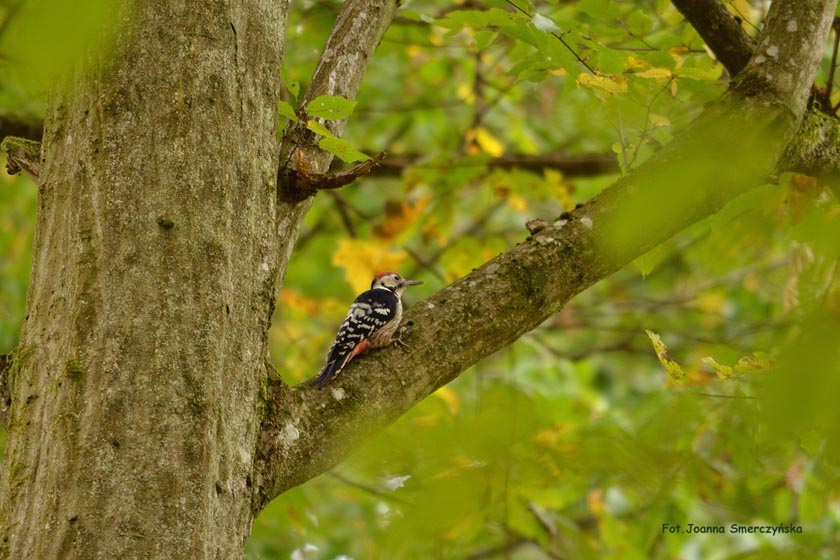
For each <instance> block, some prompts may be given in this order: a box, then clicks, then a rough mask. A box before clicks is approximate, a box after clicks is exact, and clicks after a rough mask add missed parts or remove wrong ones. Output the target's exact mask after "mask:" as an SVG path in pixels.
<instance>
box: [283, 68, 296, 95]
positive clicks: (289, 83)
mask: <svg viewBox="0 0 840 560" xmlns="http://www.w3.org/2000/svg"><path fill="white" fill-rule="evenodd" d="M280 77H282V78H283V83H284V84H285V85H286V89H287V90H289V93H291V94H292V97H294V98H295V99H297V98H298V96H300V82H299V81H297V80H295V79H292V73H291V72H290V71H289V67H288V66H286V65H285V64H282V65H281V66H280Z"/></svg>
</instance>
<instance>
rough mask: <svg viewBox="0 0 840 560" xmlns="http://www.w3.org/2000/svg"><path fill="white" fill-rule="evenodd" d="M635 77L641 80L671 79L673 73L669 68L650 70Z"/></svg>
mask: <svg viewBox="0 0 840 560" xmlns="http://www.w3.org/2000/svg"><path fill="white" fill-rule="evenodd" d="M633 75H634V76H638V77H639V78H653V79H655V80H670V79H671V71H670V70H668V69H667V68H648V69H647V70H643V71H641V72H636V73H635V74H633Z"/></svg>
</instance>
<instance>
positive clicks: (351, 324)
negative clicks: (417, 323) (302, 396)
mask: <svg viewBox="0 0 840 560" xmlns="http://www.w3.org/2000/svg"><path fill="white" fill-rule="evenodd" d="M422 283H423V282H421V281H419V280H406V279H405V278H403V277H402V276H400V275H399V274H397V273H396V272H380V273H379V274H377V275H376V276H374V277H373V282H371V285H370V290H368V291H366V292H363V293H362V294H361V295H359V297H357V298H356V300H355V301H354V302H353V305H351V306H350V311H349V312H348V313H347V317H345V318H344V322H343V323H341V327H339V329H338V334H337V335H336V337H335V341H334V342H333V343H332V346H330V351H329V354H327V363H326V364H325V365H324V369H322V370H321V373H319V374H318V377H316V378H314V379H313V380H312V381H311V382H310V384H311V385H317V386H318V387H324V386H325V385H326V384H327V383H329V382H330V380H331V379H332V378H333V377H335V376H336V375H338V374H339V373H340V372H341V370H342V369H344V366H346V365H347V364H348V363H349V362H350V360H352V359H353V358H354V357H356V356H358V355H359V354H361V353H362V352H364V351H365V350H367V349H368V348H382V347H383V346H387V345H389V344H390V343H391V341H392V337H393V336H394V333H395V332H396V331H397V327H399V326H400V320H401V319H402V300H401V299H400V298H401V296H402V292H403V290H404V289H405V288H407V287H408V286H416V285H418V284H422Z"/></svg>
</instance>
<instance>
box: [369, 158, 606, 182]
mask: <svg viewBox="0 0 840 560" xmlns="http://www.w3.org/2000/svg"><path fill="white" fill-rule="evenodd" d="M461 165H471V164H460V163H454V164H445V165H444V164H441V165H440V167H446V169H451V168H453V167H459V166H461ZM475 165H479V164H475ZM480 165H486V166H487V167H488V168H490V169H521V170H523V171H531V172H533V173H542V172H543V171H544V170H545V169H556V170H558V171H560V172H561V173H563V175H564V176H566V177H592V176H596V175H608V174H612V173H618V171H619V169H618V164H617V163H616V160H615V155H614V154H563V153H548V154H539V155H521V154H511V155H504V156H501V157H497V158H493V159H491V160H488V161H487V162H486V163H482V164H480ZM417 166H419V167H426V166H431V167H434V166H435V164H433V163H432V164H424V163H422V162H421V161H420V157H419V156H417V155H412V154H405V155H397V156H393V155H390V156H388V157H387V158H386V159H385V160H384V161H382V163H380V164H379V165H378V166H377V167H375V168H374V169H372V170H371V172H370V175H369V177H399V176H400V175H402V174H403V172H404V171H405V170H406V169H407V168H409V167H417Z"/></svg>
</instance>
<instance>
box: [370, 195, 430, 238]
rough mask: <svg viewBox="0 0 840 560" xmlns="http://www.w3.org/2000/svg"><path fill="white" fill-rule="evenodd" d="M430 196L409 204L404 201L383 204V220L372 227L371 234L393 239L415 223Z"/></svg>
mask: <svg viewBox="0 0 840 560" xmlns="http://www.w3.org/2000/svg"><path fill="white" fill-rule="evenodd" d="M431 199H432V197H431V196H429V195H425V196H421V197H419V198H418V199H417V201H416V202H414V203H413V204H410V203H408V202H405V201H400V202H396V201H388V202H386V203H385V219H384V220H383V221H382V222H381V223H379V224H377V225H375V226H374V228H373V233H374V235H376V236H377V237H380V238H384V239H393V238H395V237H397V236H398V235H399V234H400V233H402V232H403V231H405V230H406V229H408V227H409V226H410V225H411V224H413V223H415V222H416V221H417V219H418V218H419V217H420V215H421V214H422V213H423V210H424V209H425V208H426V206H428V205H429V201H430V200H431Z"/></svg>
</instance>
